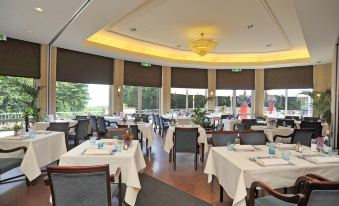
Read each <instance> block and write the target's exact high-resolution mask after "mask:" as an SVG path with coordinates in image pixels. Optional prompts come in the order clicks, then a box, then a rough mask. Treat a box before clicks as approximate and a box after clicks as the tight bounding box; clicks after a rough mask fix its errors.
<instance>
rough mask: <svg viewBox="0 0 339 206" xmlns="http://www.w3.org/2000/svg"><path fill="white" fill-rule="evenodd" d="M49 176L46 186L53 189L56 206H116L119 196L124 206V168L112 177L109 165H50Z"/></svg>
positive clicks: (120, 204) (120, 203)
mask: <svg viewBox="0 0 339 206" xmlns="http://www.w3.org/2000/svg"><path fill="white" fill-rule="evenodd" d="M47 174H48V178H45V184H46V185H49V186H50V189H51V194H52V200H53V205H54V206H67V205H72V206H83V205H88V206H89V205H102V206H104V205H106V206H112V195H116V193H118V198H119V206H122V183H121V170H120V168H118V169H117V170H116V173H115V174H114V175H110V173H109V166H108V165H100V166H86V167H83V166H81V167H80V166H78V167H69V166H48V167H47ZM115 177H117V182H116V179H115ZM112 183H113V184H112Z"/></svg>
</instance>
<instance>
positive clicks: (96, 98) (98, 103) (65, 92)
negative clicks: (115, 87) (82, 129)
mask: <svg viewBox="0 0 339 206" xmlns="http://www.w3.org/2000/svg"><path fill="white" fill-rule="evenodd" d="M108 98H109V86H108V85H99V84H84V83H69V82H60V81H58V82H57V88H56V101H57V102H56V110H57V112H56V113H57V117H58V118H73V117H74V116H75V115H88V114H92V115H104V114H107V113H108V102H109V101H108Z"/></svg>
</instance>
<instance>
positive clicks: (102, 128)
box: [97, 117, 106, 134]
mask: <svg viewBox="0 0 339 206" xmlns="http://www.w3.org/2000/svg"><path fill="white" fill-rule="evenodd" d="M97 122H98V133H99V134H106V121H105V118H104V117H97Z"/></svg>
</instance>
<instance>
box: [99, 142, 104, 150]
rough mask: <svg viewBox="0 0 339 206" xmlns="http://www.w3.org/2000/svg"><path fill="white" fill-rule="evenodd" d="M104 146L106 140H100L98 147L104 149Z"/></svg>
mask: <svg viewBox="0 0 339 206" xmlns="http://www.w3.org/2000/svg"><path fill="white" fill-rule="evenodd" d="M102 148H104V142H103V141H99V142H98V149H102Z"/></svg>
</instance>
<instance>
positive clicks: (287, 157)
mask: <svg viewBox="0 0 339 206" xmlns="http://www.w3.org/2000/svg"><path fill="white" fill-rule="evenodd" d="M281 154H282V158H283V159H284V160H287V161H288V160H290V155H291V152H290V151H288V150H285V151H282V152H281Z"/></svg>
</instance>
